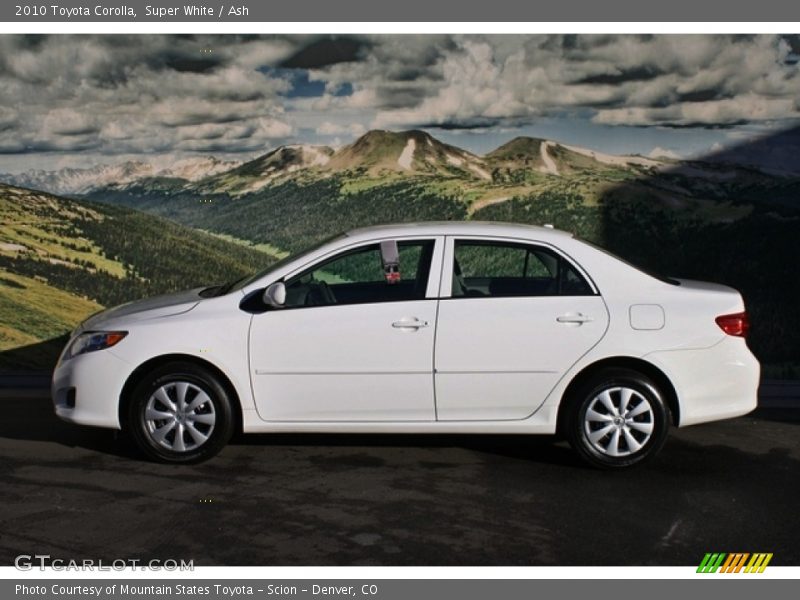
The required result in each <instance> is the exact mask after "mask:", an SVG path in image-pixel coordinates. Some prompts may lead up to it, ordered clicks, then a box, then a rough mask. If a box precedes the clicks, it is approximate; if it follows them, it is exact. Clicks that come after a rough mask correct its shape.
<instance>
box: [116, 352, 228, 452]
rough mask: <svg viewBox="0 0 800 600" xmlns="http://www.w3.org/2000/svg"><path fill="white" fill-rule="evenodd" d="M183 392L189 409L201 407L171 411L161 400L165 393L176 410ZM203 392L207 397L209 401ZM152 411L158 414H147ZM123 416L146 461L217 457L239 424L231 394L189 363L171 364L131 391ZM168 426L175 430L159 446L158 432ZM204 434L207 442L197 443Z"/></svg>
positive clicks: (124, 425) (165, 436)
mask: <svg viewBox="0 0 800 600" xmlns="http://www.w3.org/2000/svg"><path fill="white" fill-rule="evenodd" d="M159 390H161V391H159ZM179 390H183V395H184V406H185V407H186V408H190V407H191V405H192V401H196V402H199V403H201V404H200V405H199V406H198V407H197V408H195V409H194V410H192V411H182V410H181V409H174V410H173V409H170V408H168V406H167V404H166V402H164V401H162V400H159V398H163V394H162V392H163V393H166V394H167V396H168V398H167V400H168V401H169V402H171V403H172V405H173V406H174V407H177V406H178V394H179V393H180V392H179ZM157 392H158V395H156V394H157ZM201 393H205V395H206V396H207V400H206V399H205V397H204V396H202V395H201ZM148 407H149V408H150V409H151V410H152V411H158V413H155V412H152V413H148ZM173 412H174V414H175V416H173V417H172V418H165V419H163V420H156V419H152V418H151V419H148V418H147V415H148V414H149V415H150V416H151V417H152V415H153V414H164V415H167V414H170V413H173ZM125 416H126V419H125V421H124V424H123V427H124V429H125V430H126V432H127V433H128V434H129V435H130V437H131V439H132V440H133V441H134V443H135V444H136V446H137V447H138V448H139V449H140V450H141V451H142V452H143V453H144V454H145V455H147V457H148V458H150V459H152V460H155V461H158V462H165V463H175V464H193V463H199V462H202V461H204V460H208V459H209V458H211V457H212V456H214V455H216V454H217V453H218V452H219V451H220V450H221V449H222V448H223V447H224V446H225V444H227V443H228V441H229V440H230V438H231V436H232V435H233V432H234V423H235V420H234V417H233V408H232V402H231V399H230V394H229V392H228V391H227V390H226V389H225V386H224V385H223V384H222V383H221V382H220V381H219V378H218V377H217V376H215V375H214V374H212V373H211V372H209V371H207V370H206V369H203V368H202V367H200V366H198V365H195V364H192V363H188V362H173V363H169V364H166V365H163V366H160V367H158V368H156V369H154V370H153V371H151V372H150V373H148V374H147V375H146V376H145V377H144V378H143V379H142V380H141V381H140V382H139V383H138V384H137V385H136V387H135V388H134V389H133V391H132V392H131V397H130V401H129V402H128V405H127V411H126V415H125ZM209 423H210V424H209ZM170 425H171V426H172V429H170V430H169V431H167V433H166V434H164V439H163V440H162V442H161V443H159V442H158V441H157V440H156V439H155V438H156V437H158V436H159V435H160V433H157V431H163V430H165V429H169V426H170ZM162 428H163V429H162ZM190 428H191V429H192V430H193V431H189V429H190ZM179 431H180V432H181V440H180V442H178V441H177V435H178V432H179ZM203 436H205V440H204V441H199V440H202V439H203ZM181 446H183V447H184V449H183V450H182V451H181V450H180V448H181Z"/></svg>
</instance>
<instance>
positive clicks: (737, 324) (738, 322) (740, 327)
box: [715, 312, 750, 337]
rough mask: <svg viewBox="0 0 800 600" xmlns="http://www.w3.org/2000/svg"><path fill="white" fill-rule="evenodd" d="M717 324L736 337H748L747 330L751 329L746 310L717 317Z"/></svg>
mask: <svg viewBox="0 0 800 600" xmlns="http://www.w3.org/2000/svg"><path fill="white" fill-rule="evenodd" d="M715 320H716V322H717V325H719V327H720V329H722V331H724V332H725V333H727V334H728V335H735V336H736V337H747V332H748V331H750V319H749V318H748V316H747V313H746V312H740V313H735V314H732V315H722V316H719V317H717V318H716V319H715Z"/></svg>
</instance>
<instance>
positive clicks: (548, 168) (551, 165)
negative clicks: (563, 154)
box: [539, 141, 558, 175]
mask: <svg viewBox="0 0 800 600" xmlns="http://www.w3.org/2000/svg"><path fill="white" fill-rule="evenodd" d="M551 146H555V144H554V143H553V142H550V141H544V142H542V143H541V145H540V146H539V155H540V156H541V157H542V162H543V163H544V166H543V167H542V171H543V172H544V173H549V174H550V175H558V166H557V165H556V161H554V160H553V157H552V156H550V155H549V154H548V153H547V149H548V148H550V147H551Z"/></svg>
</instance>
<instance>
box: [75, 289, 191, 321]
mask: <svg viewBox="0 0 800 600" xmlns="http://www.w3.org/2000/svg"><path fill="white" fill-rule="evenodd" d="M204 289H205V288H195V289H192V290H187V291H184V292H176V293H174V294H165V295H163V296H154V297H153V298H145V299H144V300H137V301H135V302H128V303H127V304H120V305H119V306H115V307H113V308H109V309H107V310H104V311H101V312H99V313H96V314H94V315H92V316H91V317H89V318H88V319H86V320H85V321H84V322H83V323H81V325H80V327H79V328H78V331H91V330H98V329H103V328H105V327H106V326H107V325H108V324H109V323H111V322H112V321H117V320H119V319H120V318H123V317H124V318H125V321H128V322H129V321H143V320H145V319H157V318H161V317H169V316H171V315H178V314H181V313H185V312H188V311H190V310H192V309H193V308H194V307H195V306H197V305H198V304H199V303H200V301H201V300H202V297H201V296H200V292H202V291H203V290H204Z"/></svg>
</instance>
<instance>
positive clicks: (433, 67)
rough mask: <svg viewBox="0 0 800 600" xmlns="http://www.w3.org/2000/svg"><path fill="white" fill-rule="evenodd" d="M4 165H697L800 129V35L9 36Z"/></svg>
mask: <svg viewBox="0 0 800 600" xmlns="http://www.w3.org/2000/svg"><path fill="white" fill-rule="evenodd" d="M0 99H1V101H0V172H4V171H5V172H18V171H21V170H27V169H29V168H42V169H52V168H58V167H61V166H82V167H86V166H91V165H93V164H98V163H107V162H119V161H121V160H127V159H130V158H139V159H142V160H148V161H152V160H154V159H157V160H162V161H169V160H174V159H178V158H182V157H185V156H191V155H196V154H213V155H215V156H218V157H226V158H231V157H233V158H239V159H242V158H247V157H250V156H254V155H258V154H262V153H264V152H265V151H267V150H269V149H270V148H273V147H275V146H277V145H280V144H284V143H294V142H310V143H325V144H331V145H340V144H344V143H347V142H349V141H352V140H353V139H354V138H355V137H356V136H358V135H360V134H362V133H363V132H365V131H367V130H369V129H373V128H381V129H393V130H399V129H409V128H424V129H426V130H428V131H430V132H431V133H432V134H433V135H435V136H437V137H439V138H440V139H443V140H445V141H448V142H450V143H454V144H457V145H459V146H462V147H464V148H467V149H470V150H472V151H474V152H477V153H482V152H485V151H487V150H490V149H492V148H494V147H496V146H498V145H499V144H501V143H503V142H505V141H507V140H509V139H510V138H512V137H514V136H516V135H535V136H539V137H547V138H551V139H556V140H559V141H563V142H567V143H571V144H580V145H584V146H588V147H592V148H595V149H598V150H602V151H606V152H613V153H639V154H645V155H648V154H661V155H667V156H671V155H674V156H681V157H691V156H699V155H703V154H704V153H709V152H712V151H715V150H718V149H720V148H724V147H726V146H729V145H731V144H737V143H741V142H742V140H746V139H748V138H751V137H753V136H761V135H764V134H766V133H770V132H774V131H777V130H781V129H783V128H789V127H796V126H797V125H798V123H800V36H779V35H776V36H773V35H757V36H722V35H694V36H688V35H687V36H683V35H665V36H638V35H637V36H633V35H630V36H609V35H580V36H575V35H566V36H565V35H558V36H546V35H545V36H541V35H535V36H534V35H532V36H527V35H525V36H522V35H501V36H474V35H470V36H458V35H445V36H428V35H426V36H411V35H402V36H401V35H382V36H348V37H341V36H339V37H331V36H239V35H228V36H134V35H131V36H121V35H113V36H112V35H109V36H75V35H58V36H10V35H4V36H0Z"/></svg>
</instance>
